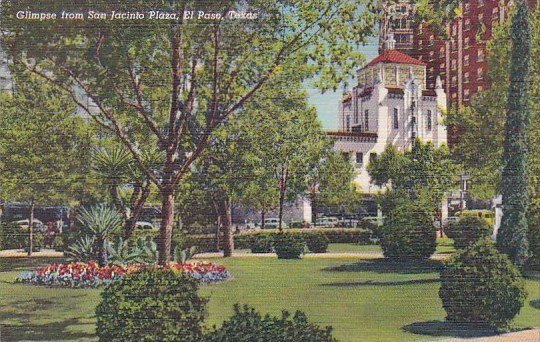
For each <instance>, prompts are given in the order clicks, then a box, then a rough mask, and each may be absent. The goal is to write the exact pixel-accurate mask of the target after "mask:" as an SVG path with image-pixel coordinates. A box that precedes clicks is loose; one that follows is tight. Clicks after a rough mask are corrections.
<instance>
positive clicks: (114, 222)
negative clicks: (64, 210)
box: [77, 204, 122, 266]
mask: <svg viewBox="0 0 540 342" xmlns="http://www.w3.org/2000/svg"><path fill="white" fill-rule="evenodd" d="M77 220H78V221H79V222H80V224H81V226H82V227H83V229H84V230H85V231H86V232H87V233H88V234H90V235H91V236H92V237H93V238H94V239H95V245H96V247H95V248H96V252H97V260H98V262H99V264H100V265H101V266H103V265H106V264H107V245H108V243H109V241H110V239H111V238H112V237H113V236H114V234H115V233H116V232H118V230H119V229H120V226H121V224H122V218H121V217H120V214H118V212H117V211H116V210H115V209H112V208H110V207H108V206H107V205H104V204H100V205H96V206H93V207H91V208H90V209H89V210H88V209H86V208H82V209H81V210H80V212H79V213H78V215H77Z"/></svg>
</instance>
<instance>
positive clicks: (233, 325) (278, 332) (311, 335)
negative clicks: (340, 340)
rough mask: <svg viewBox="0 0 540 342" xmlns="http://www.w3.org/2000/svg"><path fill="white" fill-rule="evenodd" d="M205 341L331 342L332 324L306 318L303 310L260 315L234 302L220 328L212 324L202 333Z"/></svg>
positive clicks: (332, 340) (332, 341) (332, 339)
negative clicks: (273, 315)
mask: <svg viewBox="0 0 540 342" xmlns="http://www.w3.org/2000/svg"><path fill="white" fill-rule="evenodd" d="M204 341H205V342H250V341H295V342H334V341H337V340H336V339H335V338H333V337H332V328H331V327H326V328H324V329H322V328H320V327H318V326H316V325H314V324H312V323H309V322H308V319H307V317H306V315H305V314H304V313H303V312H300V311H297V312H296V313H295V314H294V316H292V317H291V315H290V314H289V313H288V312H286V311H283V312H282V314H281V317H279V318H278V317H271V316H270V315H265V316H262V315H261V314H260V313H258V312H257V311H256V310H255V309H253V308H249V307H247V306H244V307H243V308H242V309H240V307H239V306H238V305H235V306H234V314H233V316H232V317H231V318H229V319H228V320H226V321H225V322H223V325H222V326H221V328H219V329H216V328H214V330H213V331H211V332H209V333H208V334H206V335H205V338H204Z"/></svg>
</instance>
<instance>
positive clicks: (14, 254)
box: [0, 248, 64, 258]
mask: <svg viewBox="0 0 540 342" xmlns="http://www.w3.org/2000/svg"><path fill="white" fill-rule="evenodd" d="M63 256H64V252H57V251H55V250H54V249H48V248H42V249H41V250H40V251H39V252H33V253H32V256H31V257H30V258H61V257H63ZM0 258H28V253H26V252H25V251H24V250H22V249H6V250H3V251H0Z"/></svg>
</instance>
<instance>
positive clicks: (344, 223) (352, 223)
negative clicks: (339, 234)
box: [337, 217, 360, 228]
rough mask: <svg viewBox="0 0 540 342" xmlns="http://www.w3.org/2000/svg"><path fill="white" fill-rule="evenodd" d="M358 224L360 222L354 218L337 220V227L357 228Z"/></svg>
mask: <svg viewBox="0 0 540 342" xmlns="http://www.w3.org/2000/svg"><path fill="white" fill-rule="evenodd" d="M358 222H360V220H358V219H357V218H356V217H344V218H340V219H339V221H338V224H337V227H343V228H356V227H358Z"/></svg>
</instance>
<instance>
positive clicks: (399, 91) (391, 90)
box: [386, 87, 404, 95]
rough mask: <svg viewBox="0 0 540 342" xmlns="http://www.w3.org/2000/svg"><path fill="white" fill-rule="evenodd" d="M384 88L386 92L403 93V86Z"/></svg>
mask: <svg viewBox="0 0 540 342" xmlns="http://www.w3.org/2000/svg"><path fill="white" fill-rule="evenodd" d="M386 89H388V94H398V95H403V94H404V91H403V88H398V87H386Z"/></svg>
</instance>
